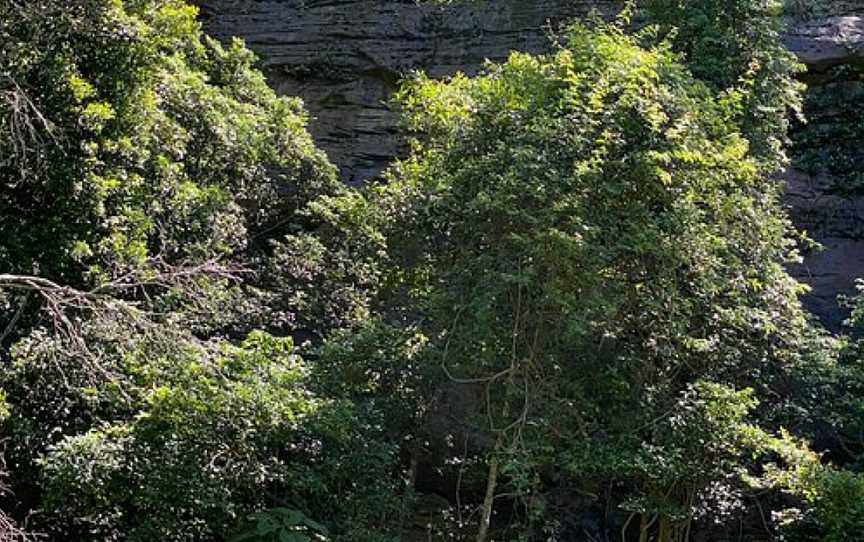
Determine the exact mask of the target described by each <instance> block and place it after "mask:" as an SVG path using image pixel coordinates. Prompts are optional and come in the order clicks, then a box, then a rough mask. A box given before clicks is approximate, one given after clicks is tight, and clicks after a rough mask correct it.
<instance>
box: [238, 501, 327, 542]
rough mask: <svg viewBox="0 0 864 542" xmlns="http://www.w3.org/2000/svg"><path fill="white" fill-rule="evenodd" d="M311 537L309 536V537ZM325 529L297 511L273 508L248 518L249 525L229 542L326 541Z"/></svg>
mask: <svg viewBox="0 0 864 542" xmlns="http://www.w3.org/2000/svg"><path fill="white" fill-rule="evenodd" d="M309 535H311V536H309ZM326 535H327V528H326V527H324V526H323V525H321V524H320V523H318V522H316V521H314V520H312V519H310V518H308V517H307V516H306V514H304V513H303V512H300V511H299V510H290V509H288V508H273V509H270V510H265V511H264V512H258V513H257V514H252V515H251V516H249V523H248V525H246V526H245V527H244V528H242V529H240V532H239V533H238V534H237V535H235V536H232V537H231V538H229V539H228V540H229V542H241V541H243V540H253V541H261V542H311V541H312V540H327V538H326Z"/></svg>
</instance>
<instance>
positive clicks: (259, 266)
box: [0, 0, 403, 541]
mask: <svg viewBox="0 0 864 542" xmlns="http://www.w3.org/2000/svg"><path fill="white" fill-rule="evenodd" d="M195 17H196V10H195V9H194V8H192V7H190V6H188V5H187V4H186V3H185V2H182V1H180V0H128V1H122V2H121V1H120V0H74V1H71V2H70V1H60V0H44V1H37V2H23V1H18V0H0V157H2V158H0V237H2V239H0V269H2V273H0V306H2V307H3V311H2V314H0V345H2V351H0V352H2V353H0V363H2V364H3V366H2V372H0V387H2V389H3V390H4V394H5V397H6V399H7V400H8V406H9V412H8V416H5V415H4V417H3V419H2V420H0V424H2V426H0V427H2V430H3V435H4V442H7V441H8V450H7V451H8V457H9V460H10V464H14V465H15V468H14V469H13V470H12V472H11V473H10V476H11V477H10V481H9V482H10V485H11V489H12V490H13V491H14V497H15V498H16V499H18V501H17V502H16V501H13V500H12V499H11V498H10V499H9V502H8V503H7V501H6V500H4V501H3V506H4V508H5V507H6V505H7V504H9V505H10V508H9V510H10V511H13V510H12V506H11V505H13V504H15V505H18V506H15V507H14V508H15V510H14V512H19V511H20V512H21V514H20V515H21V516H23V515H25V514H26V513H27V512H29V511H32V510H41V511H42V512H41V513H40V514H36V515H34V517H33V518H32V521H33V523H35V527H36V528H37V530H38V531H41V532H44V533H47V534H49V535H50V536H54V537H56V538H57V539H70V538H71V539H76V540H88V539H89V540H104V539H111V538H113V539H124V540H125V539H130V540H134V539H139V540H150V539H152V538H153V537H156V538H159V539H164V540H190V541H191V540H195V541H199V540H208V539H212V540H218V539H222V538H224V537H226V536H227V535H228V534H229V533H230V531H231V530H232V528H233V527H234V526H236V525H237V524H238V523H239V522H241V521H242V520H244V519H245V517H246V515H247V514H251V513H253V512H263V511H264V509H267V508H276V509H278V508H281V507H285V506H286V505H290V506H292V507H295V508H297V509H300V510H298V512H302V513H304V514H308V516H309V517H310V518H324V519H325V520H326V521H327V523H328V525H329V526H331V527H333V536H334V539H335V540H339V539H340V537H341V536H343V535H344V532H345V531H346V530H347V526H351V527H353V528H355V529H356V530H357V531H359V530H361V529H366V530H367V531H368V532H370V533H373V534H377V535H378V536H379V537H381V536H384V535H383V534H381V533H383V532H384V531H386V530H387V527H388V525H387V520H388V519H389V518H391V517H392V516H393V515H397V516H398V514H400V513H401V511H402V508H401V506H402V502H403V501H402V499H401V498H399V495H398V491H397V489H399V488H401V485H402V484H401V481H400V480H399V478H398V468H397V467H396V465H395V463H396V461H397V460H398V458H397V457H396V456H395V449H394V447H393V446H391V445H389V444H388V443H386V442H384V441H383V439H381V438H379V437H380V431H378V430H377V426H376V420H375V419H374V413H373V414H369V415H367V413H366V412H364V411H363V410H362V409H361V408H357V407H355V406H354V405H353V404H352V403H351V402H350V401H349V400H347V399H345V400H342V399H340V400H329V399H327V398H323V397H320V396H318V395H316V394H315V393H314V392H313V391H312V390H311V389H310V388H311V385H310V379H311V376H310V375H309V373H310V371H311V370H310V369H309V365H307V364H304V363H303V362H302V361H301V360H300V358H299V357H298V355H297V353H296V352H295V348H294V346H293V342H292V340H291V338H290V337H277V336H274V335H272V334H270V333H266V332H263V331H261V330H256V329H255V328H258V327H263V326H266V327H267V329H268V330H270V331H272V332H274V333H278V334H283V335H284V334H290V333H291V332H294V331H296V330H297V327H298V326H294V325H293V322H294V321H309V322H312V321H314V320H313V318H312V317H311V316H310V317H305V316H304V317H300V318H298V317H297V316H296V313H297V312H298V311H303V310H305V309H306V307H305V306H304V305H303V304H302V303H300V302H298V301H297V300H296V299H293V298H291V297H290V296H289V295H287V294H285V293H284V292H282V291H280V289H281V288H286V289H287V288H288V287H291V286H293V285H288V286H283V285H280V284H274V283H273V282H268V281H266V280H264V278H262V273H263V272H264V271H265V270H267V269H273V268H276V267H278V265H280V262H282V261H284V258H283V251H282V250H281V249H280V248H279V246H274V243H275V242H276V240H277V239H282V238H284V237H285V236H286V235H287V234H291V235H292V236H298V237H299V236H302V235H304V232H306V231H309V230H313V229H315V228H319V227H322V223H323V225H324V226H326V223H324V221H322V220H321V219H320V218H318V217H316V216H314V215H313V214H311V213H308V212H307V213H303V212H301V211H303V210H304V209H305V208H306V207H307V204H308V203H309V202H310V201H311V200H313V199H316V198H319V197H322V196H325V195H328V194H334V195H335V194H338V193H341V191H342V188H341V185H340V184H339V182H338V180H337V178H336V175H335V168H334V167H333V166H332V165H331V164H330V163H329V162H328V161H327V159H326V157H325V156H324V154H323V153H321V152H320V151H318V150H317V149H316V148H315V146H314V144H313V142H312V139H311V137H310V136H309V134H308V132H307V131H306V127H305V126H306V115H305V113H304V111H303V109H302V104H301V103H300V101H299V100H297V99H291V98H281V97H277V96H276V95H275V93H274V92H273V91H272V90H271V89H270V88H269V87H268V86H267V85H266V82H265V79H264V77H263V75H262V74H261V73H260V72H259V71H258V70H257V69H255V67H254V65H255V62H256V59H255V56H254V55H253V54H252V53H251V52H250V51H249V50H248V49H246V48H245V47H244V46H243V44H242V43H241V42H240V41H237V40H235V41H234V42H233V43H232V44H230V45H228V46H224V47H223V46H222V45H220V44H219V43H217V42H215V41H214V40H211V39H208V38H206V37H205V36H204V35H203V34H202V32H201V29H200V26H199V24H198V23H197V22H196V19H195ZM290 239H291V238H290V237H289V239H288V240H286V241H284V243H288V242H289V241H290ZM309 259H311V256H307V260H309ZM332 297H334V299H337V300H338V296H337V295H336V294H334V295H333V296H332ZM286 299H287V301H286ZM332 305H333V306H336V305H337V302H336V301H334V302H333V303H332ZM274 315H275V316H274ZM277 316H278V318H277ZM338 321H339V320H337V322H338ZM5 404H6V403H4V405H5ZM4 413H5V411H4ZM322 446H323V449H322ZM348 450H351V451H352V452H357V451H358V450H362V451H363V453H359V452H358V453H356V454H355V455H354V457H353V461H346V460H345V458H346V456H347V455H348ZM352 484H353V485H352ZM394 488H395V489H394ZM370 510H374V512H375V513H374V514H373V513H371V512H370ZM0 517H2V518H4V519H5V516H0ZM370 536H372V535H370ZM379 539H380V538H379ZM343 540H344V539H343Z"/></svg>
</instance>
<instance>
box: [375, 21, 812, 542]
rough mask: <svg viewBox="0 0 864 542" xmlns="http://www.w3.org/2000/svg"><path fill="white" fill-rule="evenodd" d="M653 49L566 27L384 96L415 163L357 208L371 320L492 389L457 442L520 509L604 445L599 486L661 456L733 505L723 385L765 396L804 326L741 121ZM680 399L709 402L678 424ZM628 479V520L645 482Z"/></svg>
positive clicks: (734, 426) (730, 412) (782, 239)
mask: <svg viewBox="0 0 864 542" xmlns="http://www.w3.org/2000/svg"><path fill="white" fill-rule="evenodd" d="M652 32H653V30H652V29H649V30H647V31H646V33H643V34H640V35H638V36H628V35H626V34H625V33H624V32H623V31H622V30H620V29H619V28H618V27H615V26H603V25H600V26H599V27H598V28H596V29H593V30H592V29H588V28H586V27H584V26H580V25H575V26H573V27H571V29H570V30H569V32H568V33H567V35H566V39H565V40H564V42H565V43H566V45H565V46H563V47H562V48H561V49H560V50H558V51H557V52H555V53H553V54H550V55H546V56H531V55H526V54H520V53H513V54H512V55H511V56H510V58H509V60H508V61H507V62H505V63H502V64H490V65H489V66H487V69H486V71H485V73H483V74H482V75H480V76H479V77H476V78H468V77H465V76H461V75H457V76H456V77H454V78H452V79H450V80H448V81H444V82H438V81H433V80H430V79H428V78H426V77H424V76H422V75H420V76H417V77H416V79H415V80H414V81H412V82H411V83H410V84H409V85H407V86H406V87H405V89H404V90H403V91H402V92H401V93H400V95H399V100H400V103H401V104H402V106H403V109H404V111H405V114H406V119H407V123H408V125H409V127H410V128H412V129H413V130H415V131H416V132H418V135H417V138H416V139H415V141H414V142H413V153H412V156H411V157H410V158H409V159H407V160H405V161H402V162H400V163H399V164H398V165H397V166H396V167H395V168H394V170H393V171H392V172H391V174H390V179H389V181H390V182H389V184H388V185H387V186H385V187H380V188H373V189H371V190H370V192H369V197H370V198H373V201H376V202H379V203H378V204H379V205H380V206H381V207H382V208H384V209H387V210H394V211H395V212H394V213H393V215H392V218H391V219H390V222H389V223H387V224H386V225H384V226H383V229H384V230H385V232H386V238H387V239H388V246H389V257H390V259H391V261H392V262H393V267H394V269H393V270H392V271H390V274H389V275H388V280H389V281H390V283H392V284H393V287H392V289H393V290H394V291H395V292H396V293H397V294H398V295H395V294H394V295H392V296H391V297H390V298H389V301H390V302H391V303H395V304H396V308H393V309H390V308H389V305H388V309H387V310H392V311H394V312H396V313H398V314H409V315H410V314H411V313H410V312H409V309H408V308H406V307H418V309H415V311H416V312H415V314H417V316H416V318H415V319H413V320H409V321H411V322H413V323H414V324H415V325H416V326H417V327H418V329H419V330H420V331H422V332H423V334H424V335H425V336H427V337H429V340H430V348H432V349H433V350H437V352H438V353H437V354H435V355H432V356H430V357H431V358H432V359H440V360H441V361H440V362H436V364H440V365H441V366H443V368H444V369H445V371H446V372H447V374H448V375H449V376H450V377H451V379H452V380H454V381H455V382H457V383H459V382H464V383H472V384H475V385H480V386H483V387H485V388H486V389H487V391H486V397H487V400H486V405H481V406H480V408H478V411H477V412H476V413H475V415H476V418H472V419H471V423H474V424H480V423H482V424H483V425H484V426H486V427H487V430H488V431H489V432H490V433H491V435H492V438H495V440H497V442H498V443H499V444H498V445H496V448H495V450H494V451H492V452H491V453H492V454H493V456H494V457H496V458H498V461H499V462H500V464H501V471H502V473H505V474H506V476H507V479H508V480H509V481H510V483H511V484H513V485H512V486H511V489H513V490H514V491H515V492H516V494H517V495H521V496H523V497H525V496H526V495H530V494H532V493H536V492H537V491H539V490H540V488H539V487H538V485H537V484H538V481H539V478H538V473H540V472H544V471H546V470H549V469H555V468H556V464H557V463H558V462H559V461H560V460H561V459H560V458H559V457H557V455H556V451H559V450H572V449H579V448H584V449H586V450H587V449H590V450H591V453H592V454H593V452H594V451H596V450H599V449H602V447H603V442H619V443H623V446H624V449H623V451H622V452H621V453H623V454H624V457H626V459H625V460H624V461H623V463H620V464H616V463H615V461H617V460H616V459H615V458H614V457H610V458H608V460H609V461H612V463H609V464H607V465H605V466H604V468H605V469H607V470H606V471H605V472H606V474H605V476H604V477H603V478H604V479H606V480H609V479H613V480H628V479H632V478H631V474H630V473H631V472H632V469H633V468H638V467H637V466H636V465H638V461H636V458H637V456H639V455H640V454H648V455H650V456H652V457H653V456H656V457H657V460H656V461H660V462H663V461H664V460H665V459H664V458H665V456H664V455H663V453H662V452H663V451H668V453H669V454H670V457H669V461H670V462H671V466H670V470H669V473H670V476H672V474H673V473H675V472H677V471H678V468H681V467H682V465H678V464H677V463H675V461H674V458H675V457H680V458H681V460H682V461H685V464H683V467H686V468H683V470H682V471H681V474H682V476H684V477H688V476H689V478H688V483H691V484H692V488H693V492H694V493H695V494H697V496H698V497H699V498H701V497H702V496H703V495H704V494H705V493H706V492H708V490H709V489H710V484H711V483H712V482H714V481H719V480H727V479H729V478H730V477H731V478H732V479H735V478H737V479H738V480H739V482H740V483H741V484H744V483H745V481H744V480H743V478H742V476H741V472H740V467H739V465H740V461H739V460H741V456H742V454H743V450H745V448H744V447H736V440H735V439H736V438H738V437H740V433H741V432H744V433H746V432H747V430H746V428H748V427H750V426H749V425H746V424H744V422H743V421H742V417H743V416H744V415H745V414H746V412H747V411H748V410H749V408H750V407H751V406H752V404H751V399H750V398H748V397H749V396H747V395H746V394H745V395H740V394H736V393H735V392H731V391H729V392H728V393H727V392H723V390H726V389H727V388H725V387H723V386H721V384H722V385H731V386H735V387H742V388H743V387H747V386H752V387H754V391H753V392H750V393H753V394H756V396H758V394H760V393H762V392H764V391H765V390H766V389H767V388H769V387H770V386H771V381H772V378H773V375H775V374H776V373H777V372H778V371H780V370H781V367H782V366H783V364H784V363H787V362H789V361H791V360H792V359H794V358H795V355H796V352H797V349H798V348H799V347H800V343H799V340H798V337H799V336H800V335H801V334H802V333H803V330H804V329H806V326H807V322H806V318H805V316H804V315H803V313H802V311H801V308H800V306H799V304H798V301H797V297H796V296H797V294H798V292H800V291H801V287H800V286H799V285H797V284H796V283H795V281H794V280H792V279H791V278H790V277H789V276H788V274H787V273H786V272H785V271H784V269H783V264H784V263H785V262H787V261H789V260H790V259H792V258H795V257H796V255H795V252H794V240H793V237H794V232H793V229H792V227H791V225H790V224H789V221H788V219H787V218H786V217H785V215H784V213H783V211H782V208H781V206H780V204H779V195H778V192H777V187H776V185H775V183H774V182H773V180H771V179H770V178H769V177H767V176H765V175H764V169H763V167H762V165H763V161H762V160H763V158H764V156H763V155H762V154H761V151H760V150H759V149H756V150H751V149H750V145H749V142H748V140H747V139H745V138H744V136H742V134H741V132H740V130H742V129H744V128H745V126H743V123H742V124H739V120H740V118H739V112H740V111H741V110H742V108H747V107H749V105H747V101H746V99H744V98H743V97H742V94H741V93H737V92H727V91H722V92H721V91H718V89H717V88H716V87H715V86H713V85H706V84H704V83H702V82H701V81H699V80H697V79H695V78H694V77H693V76H692V75H691V74H690V72H689V71H688V70H687V69H686V68H685V67H683V66H682V65H681V64H679V62H678V59H679V57H678V55H677V54H676V53H674V52H673V48H672V46H671V45H670V44H668V43H661V44H659V45H655V46H650V47H645V46H644V44H645V43H646V42H647V43H650V42H652V39H653V38H652V36H653V33H652ZM399 303H403V304H404V305H399ZM409 318H410V316H409ZM796 330H797V331H796ZM697 381H703V382H705V383H704V384H700V386H702V387H701V388H698V389H699V390H700V391H701V392H706V393H707V392H711V393H713V394H715V395H717V397H716V398H715V399H712V400H705V399H699V400H698V401H697V400H696V399H693V401H697V403H695V404H700V405H703V406H704V408H707V409H708V411H698V410H697V411H696V412H694V417H693V418H692V419H689V418H682V419H680V420H678V419H677V418H676V416H675V413H676V412H677V411H678V409H680V408H684V407H687V405H689V404H690V403H689V402H687V401H689V399H687V401H685V403H684V404H682V403H680V401H681V400H682V399H681V393H682V392H684V390H688V389H691V390H693V391H692V392H688V393H696V388H692V387H691V386H693V385H694V383H695V382H697ZM710 382H715V383H716V384H711V383H710ZM718 386H719V387H718ZM724 394H725V395H724ZM729 394H731V395H729ZM686 397H689V396H688V395H686V393H685V398H686ZM721 399H722V400H721ZM705 401H707V402H705ZM712 401H714V402H712ZM687 408H689V407H687ZM700 412H701V413H700ZM676 420H678V421H676ZM678 422H680V424H679V425H675V424H676V423H678ZM663 427H666V429H665V432H664V430H662V428H663ZM765 434H766V435H767V434H768V433H765ZM700 435H701V437H700ZM710 435H716V436H717V440H716V441H713V440H712V441H710V442H714V443H715V444H716V446H717V448H716V449H713V448H711V447H710V446H709V447H706V446H705V445H704V442H701V443H700V438H701V439H702V440H703V441H704V439H705V438H706V437H707V436H710ZM736 435H737V436H736ZM742 438H743V437H742ZM682 439H683V440H682ZM688 439H692V440H688ZM730 439H731V440H730ZM727 447H732V448H731V449H727ZM651 450H654V451H656V452H657V454H654V453H652V452H651ZM734 450H738V451H734ZM613 455H615V454H613ZM724 458H725V459H724ZM592 460H599V461H605V460H604V459H603V455H602V454H598V455H596V456H592ZM490 461H491V460H490ZM646 461H647V460H646ZM491 464H492V463H490V465H491ZM491 468H492V467H491V466H490V469H491ZM700 468H706V469H715V470H711V472H710V473H706V472H701V471H699V469H700ZM694 469H695V470H694ZM697 471H699V472H697ZM644 472H645V476H646V479H645V480H643V481H640V482H639V483H638V484H636V486H634V487H633V490H634V491H635V493H631V497H632V498H639V497H638V496H639V495H644V494H650V493H651V492H652V490H651V488H652V487H654V486H653V484H654V482H655V480H653V479H652V478H651V476H660V475H659V474H658V472H661V471H658V468H657V464H656V463H655V462H654V461H653V460H652V461H648V462H646V463H645V465H644ZM684 473H686V474H684ZM572 476H573V477H574V478H575V479H576V480H578V479H580V478H583V479H584V478H586V477H588V473H587V472H580V470H579V469H574V470H573V471H572ZM520 480H521V481H520ZM667 482H670V481H669V480H667ZM531 500H532V499H527V498H526V499H525V502H526V503H530V501H531ZM685 502H686V501H685ZM526 506H529V508H530V504H526ZM706 513H709V514H710V512H706ZM664 514H666V516H667V517H669V518H670V519H671V518H673V516H674V517H675V518H679V517H680V516H678V515H673V514H672V512H671V511H668V510H667V511H666V512H664ZM529 515H530V514H529ZM685 516H686V517H688V518H690V517H693V516H692V511H690V510H687V511H686V512H685ZM662 523H663V522H661V524H662ZM664 536H665V535H664Z"/></svg>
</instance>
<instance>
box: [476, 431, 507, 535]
mask: <svg viewBox="0 0 864 542" xmlns="http://www.w3.org/2000/svg"><path fill="white" fill-rule="evenodd" d="M500 448H501V437H500V436H499V437H498V440H497V441H496V442H495V448H494V450H493V451H492V457H491V458H489V477H488V478H487V479H486V496H485V497H484V498H483V512H482V515H481V516H480V529H479V530H478V531H477V542H486V537H487V536H488V535H489V524H490V523H491V521H492V507H493V506H494V505H495V486H496V485H497V484H498V451H499V450H500Z"/></svg>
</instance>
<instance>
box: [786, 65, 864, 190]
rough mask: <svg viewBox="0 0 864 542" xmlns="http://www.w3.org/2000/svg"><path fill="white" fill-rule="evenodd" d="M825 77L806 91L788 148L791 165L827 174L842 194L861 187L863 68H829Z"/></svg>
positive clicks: (863, 127) (863, 101) (863, 175)
mask: <svg viewBox="0 0 864 542" xmlns="http://www.w3.org/2000/svg"><path fill="white" fill-rule="evenodd" d="M825 77H826V78H827V81H825V82H824V83H823V84H821V85H819V86H818V87H815V88H813V89H811V90H810V91H809V92H808V93H807V99H806V102H805V104H804V113H805V115H806V118H807V122H806V124H801V125H800V126H797V127H796V130H795V131H794V134H793V136H794V137H793V142H794V145H793V147H792V152H793V155H794V157H795V165H796V166H798V167H800V168H801V169H803V170H804V171H806V172H807V173H810V174H812V175H818V174H827V175H829V176H830V178H831V182H832V185H833V186H831V188H832V189H833V190H834V191H836V192H837V193H839V194H841V195H845V196H853V195H857V194H859V193H861V191H862V189H864V173H862V172H861V160H862V158H864V153H862V150H861V145H860V144H859V142H860V141H861V139H862V138H864V116H862V115H864V113H862V111H864V70H861V69H856V68H854V67H852V66H848V65H847V66H839V67H836V68H833V69H832V70H831V71H830V73H829V74H827V75H826V76H825Z"/></svg>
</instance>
